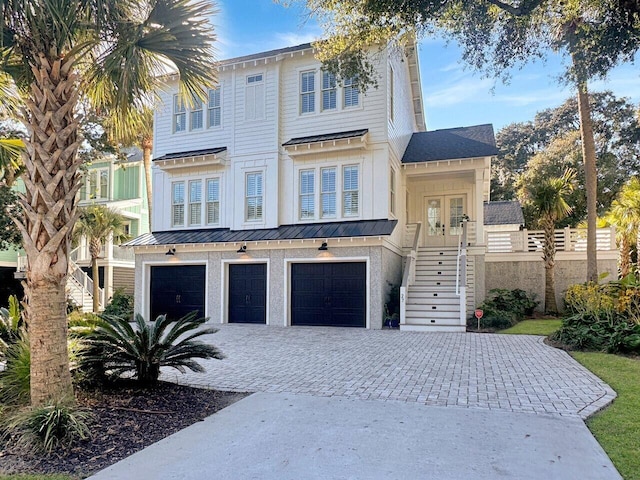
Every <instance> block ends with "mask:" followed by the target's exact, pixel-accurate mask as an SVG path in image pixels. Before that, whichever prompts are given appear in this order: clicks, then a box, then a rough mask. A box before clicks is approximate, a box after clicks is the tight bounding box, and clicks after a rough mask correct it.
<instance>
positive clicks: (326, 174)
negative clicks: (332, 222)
mask: <svg viewBox="0 0 640 480" xmlns="http://www.w3.org/2000/svg"><path fill="white" fill-rule="evenodd" d="M320 176H321V177H322V178H321V182H320V183H321V185H320V192H321V194H320V202H321V204H322V213H321V216H322V218H335V216H336V169H335V168H333V167H332V168H323V169H321V170H320Z"/></svg>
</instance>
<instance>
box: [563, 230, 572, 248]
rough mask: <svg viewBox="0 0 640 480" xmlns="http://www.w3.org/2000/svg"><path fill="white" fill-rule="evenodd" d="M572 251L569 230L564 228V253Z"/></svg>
mask: <svg viewBox="0 0 640 480" xmlns="http://www.w3.org/2000/svg"><path fill="white" fill-rule="evenodd" d="M572 250H573V244H572V243H571V228H569V227H564V251H565V252H570V251H572Z"/></svg>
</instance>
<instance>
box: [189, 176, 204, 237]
mask: <svg viewBox="0 0 640 480" xmlns="http://www.w3.org/2000/svg"><path fill="white" fill-rule="evenodd" d="M201 223H202V181H201V180H192V181H190V182H189V225H190V226H193V225H200V224H201Z"/></svg>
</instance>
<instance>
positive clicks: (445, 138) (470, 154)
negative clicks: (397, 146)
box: [402, 123, 498, 163]
mask: <svg viewBox="0 0 640 480" xmlns="http://www.w3.org/2000/svg"><path fill="white" fill-rule="evenodd" d="M494 155H498V149H497V147H496V139H495V136H494V134H493V125H491V124H488V123H487V124H484V125H474V126H471V127H460V128H447V129H443V130H433V131H431V132H418V133H414V134H413V135H412V136H411V140H410V141H409V145H408V146H407V149H406V150H405V152H404V156H403V157H402V163H418V162H430V161H437V160H454V159H460V158H474V157H489V156H494Z"/></svg>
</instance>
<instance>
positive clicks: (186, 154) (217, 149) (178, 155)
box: [153, 147, 227, 162]
mask: <svg viewBox="0 0 640 480" xmlns="http://www.w3.org/2000/svg"><path fill="white" fill-rule="evenodd" d="M226 149H227V147H214V148H205V149H202V150H190V151H187V152H176V153H167V154H166V155H163V156H161V157H158V158H154V159H153V161H154V162H155V161H158V160H173V159H174V158H189V157H203V156H205V155H216V154H218V153H221V152H224V151H225V150H226Z"/></svg>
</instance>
